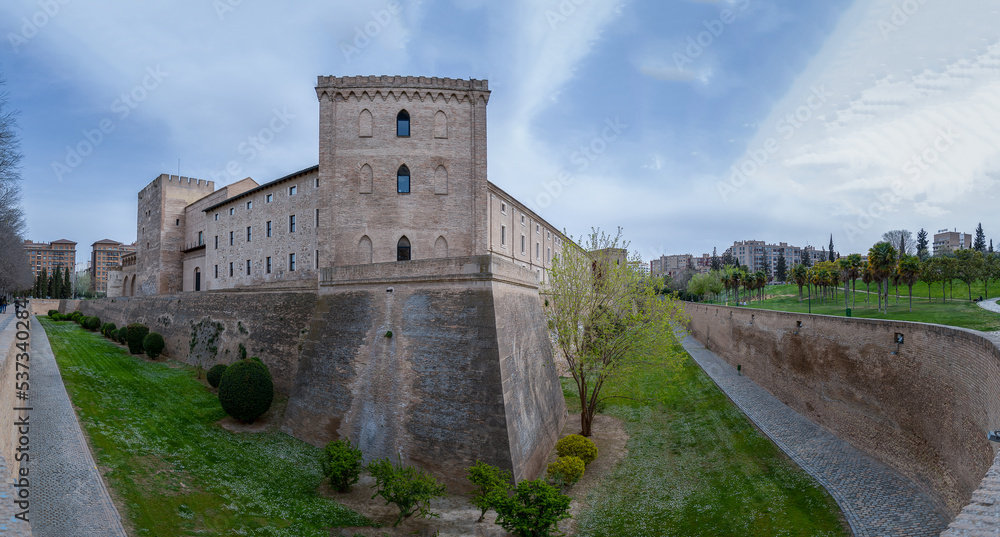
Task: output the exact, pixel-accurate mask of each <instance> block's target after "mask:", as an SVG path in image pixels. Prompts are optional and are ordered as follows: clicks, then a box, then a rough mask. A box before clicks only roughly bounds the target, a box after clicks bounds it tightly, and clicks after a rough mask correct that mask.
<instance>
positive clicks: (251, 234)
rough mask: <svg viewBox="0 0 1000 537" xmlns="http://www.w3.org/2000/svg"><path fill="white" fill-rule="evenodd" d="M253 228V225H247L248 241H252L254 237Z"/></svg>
mask: <svg viewBox="0 0 1000 537" xmlns="http://www.w3.org/2000/svg"><path fill="white" fill-rule="evenodd" d="M252 229H253V227H252V226H247V242H250V241H251V240H252V239H253V232H252V231H251V230H252Z"/></svg>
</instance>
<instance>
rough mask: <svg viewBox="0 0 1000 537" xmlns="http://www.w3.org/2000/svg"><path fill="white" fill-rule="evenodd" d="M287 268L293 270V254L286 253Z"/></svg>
mask: <svg viewBox="0 0 1000 537" xmlns="http://www.w3.org/2000/svg"><path fill="white" fill-rule="evenodd" d="M288 270H289V271H290V272H295V254H288Z"/></svg>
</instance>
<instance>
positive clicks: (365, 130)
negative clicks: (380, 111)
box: [358, 109, 372, 138]
mask: <svg viewBox="0 0 1000 537" xmlns="http://www.w3.org/2000/svg"><path fill="white" fill-rule="evenodd" d="M358 136H359V137H361V138H371V136H372V113H371V112H369V111H368V110H367V109H365V110H362V111H361V115H360V116H359V117H358Z"/></svg>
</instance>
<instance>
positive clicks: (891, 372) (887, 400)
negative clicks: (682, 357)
mask: <svg viewBox="0 0 1000 537" xmlns="http://www.w3.org/2000/svg"><path fill="white" fill-rule="evenodd" d="M685 309H686V313H687V314H688V315H689V316H690V317H691V325H690V328H691V333H692V335H693V336H694V337H695V338H696V339H698V340H699V341H700V342H702V343H703V344H704V345H705V346H706V347H707V348H709V349H710V350H712V351H714V352H715V353H717V354H718V355H719V356H720V357H722V358H723V359H725V360H726V361H727V362H729V363H730V364H732V365H733V366H736V365H741V366H742V371H743V374H744V375H747V376H748V377H750V378H751V379H752V380H754V381H755V382H757V383H758V384H759V385H761V386H762V387H764V388H765V389H767V390H768V391H770V392H771V393H772V394H774V395H775V396H776V397H778V398H779V399H780V400H781V401H783V402H784V403H786V404H787V405H789V406H790V407H792V408H794V409H795V410H796V411H798V412H800V413H801V414H803V415H805V416H807V417H809V418H810V419H812V420H813V421H815V422H817V423H819V424H821V425H823V426H824V427H826V428H828V429H829V430H831V431H832V432H834V433H835V434H836V435H838V436H839V437H841V438H843V439H845V440H847V441H849V442H851V443H852V444H853V445H855V446H856V447H858V448H859V449H861V450H863V451H865V452H867V453H869V454H870V455H872V456H874V457H875V458H877V459H879V460H881V461H883V462H885V463H886V464H889V465H890V466H892V467H894V468H896V469H897V470H899V471H900V472H901V473H903V474H905V475H907V476H908V477H910V478H912V479H914V480H916V481H917V482H919V483H921V484H923V485H925V486H927V487H928V488H929V489H931V490H932V491H934V492H936V493H937V495H938V497H939V498H941V499H942V500H943V502H944V503H945V504H946V505H947V507H948V509H949V510H950V512H951V513H953V514H955V513H958V512H959V510H960V509H961V508H962V507H963V506H964V505H965V504H966V503H968V502H969V499H970V497H972V494H973V491H974V490H976V488H977V487H979V486H980V482H981V481H983V476H984V475H985V474H986V472H987V470H988V469H990V466H991V464H993V460H994V455H995V454H996V449H997V448H996V446H995V445H992V444H991V443H990V442H989V441H988V440H987V439H986V433H987V431H988V430H991V429H998V428H1000V404H997V403H998V401H1000V350H998V349H997V347H996V345H994V344H993V343H992V342H991V341H990V340H988V339H987V338H985V337H984V336H983V335H981V334H979V333H977V332H974V331H971V330H965V329H960V328H953V327H946V326H939V325H928V324H920V323H908V322H899V321H878V320H870V319H848V318H841V317H829V316H820V315H806V314H798V313H783V312H772V311H764V310H754V309H748V308H732V307H721V306H706V305H701V304H687V305H686V308H685ZM797 322H801V327H797V324H796V323H797ZM897 333H898V334H902V335H903V337H904V342H903V344H902V345H900V346H899V347H898V354H894V353H895V352H896V351H897V345H896V343H895V335H896V334H897Z"/></svg>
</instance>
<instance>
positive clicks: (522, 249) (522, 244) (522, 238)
mask: <svg viewBox="0 0 1000 537" xmlns="http://www.w3.org/2000/svg"><path fill="white" fill-rule="evenodd" d="M524 244H525V242H524V235H523V234H522V235H521V255H524V248H525V246H524Z"/></svg>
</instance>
